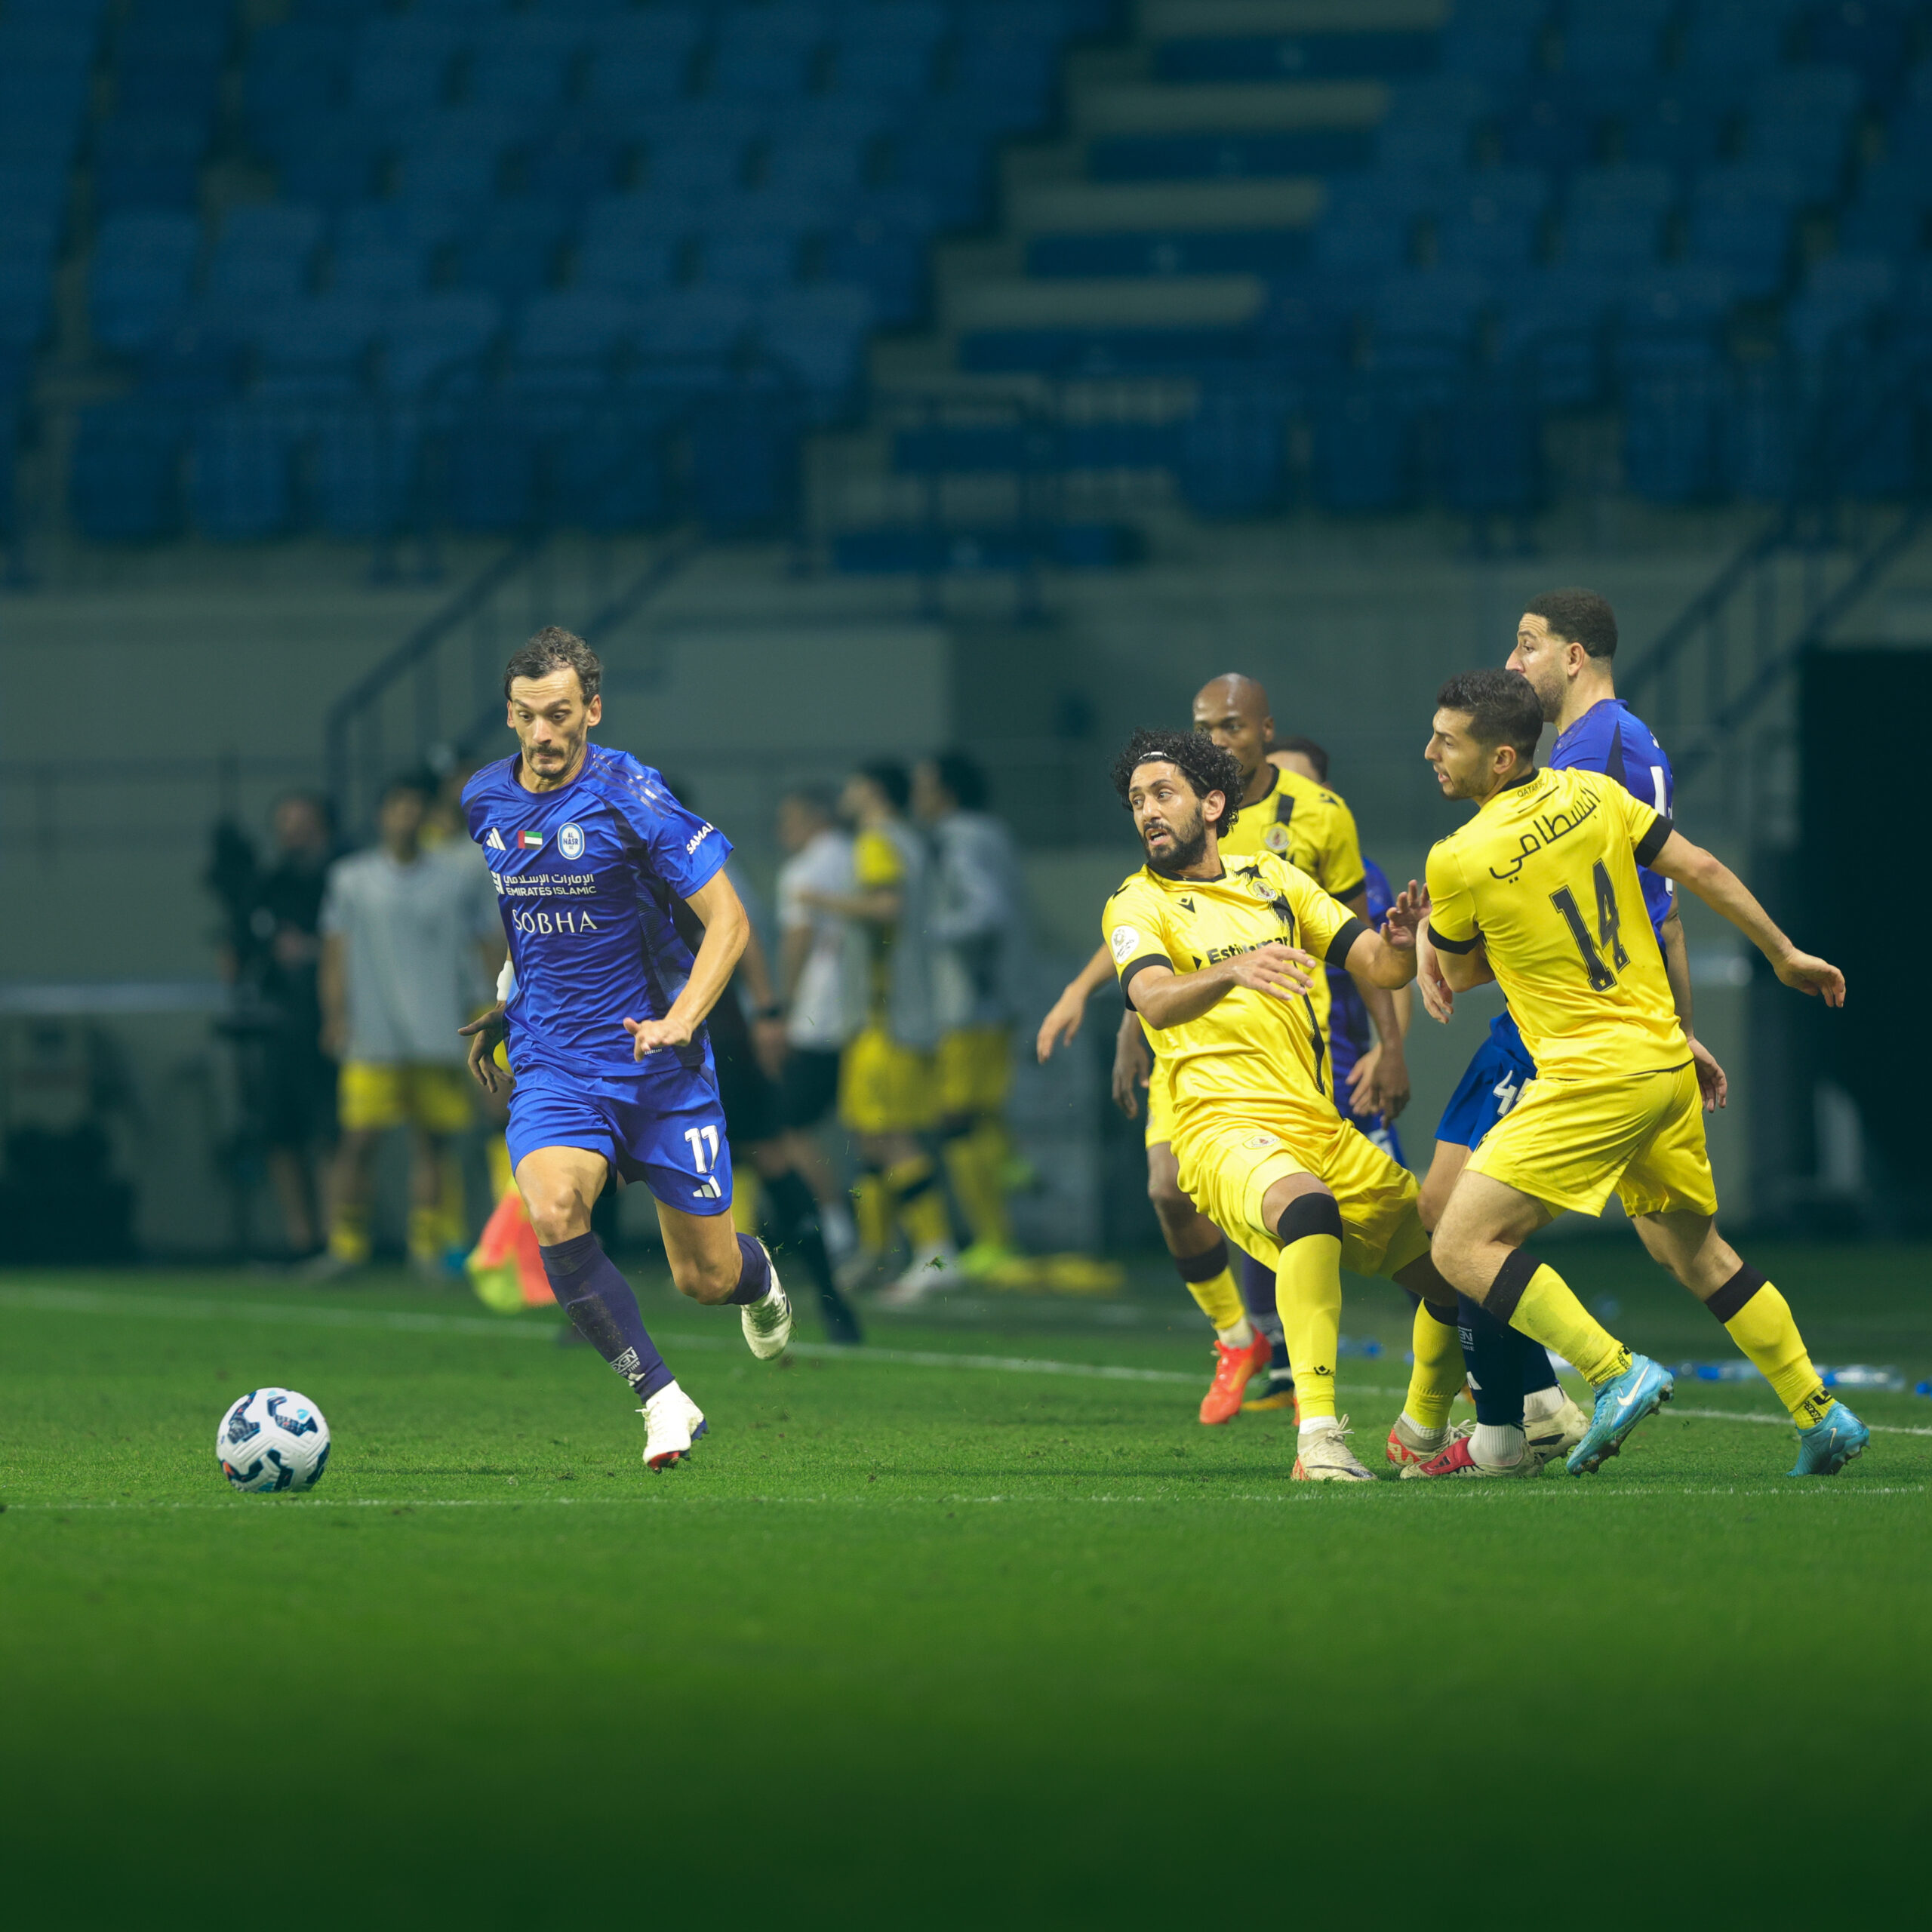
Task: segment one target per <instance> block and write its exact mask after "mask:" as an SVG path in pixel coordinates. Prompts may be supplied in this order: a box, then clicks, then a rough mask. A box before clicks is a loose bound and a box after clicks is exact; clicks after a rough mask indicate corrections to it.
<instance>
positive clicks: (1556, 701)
mask: <svg viewBox="0 0 1932 1932" xmlns="http://www.w3.org/2000/svg"><path fill="white" fill-rule="evenodd" d="M1516 675H1517V676H1518V677H1519V678H1521V679H1522V681H1524V684H1526V685H1528V686H1529V688H1530V689H1531V691H1534V692H1535V693H1536V694H1537V703H1538V704H1539V705H1540V706H1541V707H1542V709H1543V722H1544V723H1545V724H1555V722H1556V721H1557V719H1558V718H1560V717H1561V715H1563V680H1562V678H1561V675H1559V674H1557V673H1555V672H1552V674H1551V676H1550V678H1549V682H1548V683H1547V684H1546V685H1540V684H1538V683H1537V681H1536V680H1535V678H1533V677H1531V675H1530V674H1529V673H1528V672H1527V671H1518V672H1517V673H1516Z"/></svg>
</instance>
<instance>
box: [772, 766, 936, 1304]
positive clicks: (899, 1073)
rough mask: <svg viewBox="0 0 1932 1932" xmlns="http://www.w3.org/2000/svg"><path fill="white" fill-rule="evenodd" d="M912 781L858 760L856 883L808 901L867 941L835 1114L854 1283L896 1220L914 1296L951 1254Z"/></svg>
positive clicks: (902, 1290) (881, 1257) (847, 805)
mask: <svg viewBox="0 0 1932 1932" xmlns="http://www.w3.org/2000/svg"><path fill="white" fill-rule="evenodd" d="M911 798H912V780H911V778H910V777H909V775H908V774H907V772H906V768H905V767H904V766H903V764H894V763H893V762H892V761H891V760H889V759H883V760H881V761H878V762H877V763H875V764H866V765H861V766H860V768H858V770H857V771H854V773H853V774H852V775H851V777H849V778H848V780H846V781H845V789H844V793H843V795H841V799H840V808H841V811H843V812H844V815H845V817H846V818H847V819H848V820H849V821H850V822H851V824H852V826H853V827H854V838H853V846H852V870H853V889H852V890H851V892H849V893H838V892H827V891H822V890H820V888H817V887H815V886H808V887H806V888H802V889H801V891H799V892H798V895H797V897H798V903H799V904H800V905H801V906H812V907H815V908H817V909H819V910H820V911H822V912H836V913H838V914H840V915H842V916H843V917H844V918H849V919H851V920H853V921H855V922H856V923H857V925H858V927H859V928H860V931H861V932H862V933H863V935H864V937H865V941H866V982H865V989H866V1018H865V1024H864V1025H863V1026H862V1027H861V1028H860V1029H859V1031H858V1032H857V1033H856V1034H854V1036H853V1038H852V1039H851V1041H850V1042H849V1044H848V1045H847V1047H846V1048H845V1051H844V1057H843V1059H842V1060H841V1064H840V1067H839V1076H838V1117H839V1118H840V1120H841V1121H842V1122H843V1123H844V1126H845V1128H846V1129H847V1131H848V1132H849V1133H851V1134H852V1135H854V1137H855V1138H856V1139H857V1142H858V1151H859V1161H860V1175H859V1187H858V1195H859V1217H858V1220H859V1245H858V1247H857V1250H856V1251H855V1252H854V1256H853V1258H852V1261H851V1263H850V1264H849V1266H848V1271H847V1273H846V1276H845V1279H846V1281H848V1282H857V1281H865V1280H867V1279H869V1278H872V1277H874V1276H875V1275H877V1274H878V1272H879V1270H880V1269H881V1268H882V1267H884V1266H885V1265H886V1263H887V1261H888V1257H889V1255H890V1254H891V1249H892V1244H893V1238H894V1229H895V1226H896V1227H897V1229H898V1230H899V1231H900V1232H903V1235H904V1236H905V1238H906V1246H907V1247H908V1248H909V1251H910V1253H911V1259H910V1260H909V1262H908V1263H907V1264H906V1268H905V1269H904V1271H903V1273H901V1274H900V1276H899V1278H898V1279H897V1281H896V1282H895V1283H894V1284H893V1287H891V1289H890V1290H888V1298H889V1300H890V1301H891V1303H897V1304H903V1303H909V1302H912V1301H916V1300H918V1298H919V1297H921V1295H924V1294H926V1293H928V1291H930V1290H931V1289H933V1288H935V1287H939V1286H940V1285H941V1284H942V1283H943V1279H944V1278H945V1277H946V1275H948V1274H949V1272H950V1270H951V1266H952V1262H953V1260H954V1250H953V1246H952V1225H951V1221H950V1218H949V1216H948V1214H947V1212H946V1195H945V1191H944V1190H943V1189H942V1188H941V1187H940V1185H939V1168H938V1164H937V1162H936V1161H934V1158H933V1157H932V1155H931V1153H930V1152H928V1150H927V1148H926V1146H925V1145H924V1139H923V1137H924V1135H926V1134H928V1133H929V1132H930V1131H931V1129H932V1128H933V1127H934V1124H936V1121H937V1091H936V1090H935V1083H934V1062H933V1049H934V1046H935V1045H936V1044H937V1039H938V1029H937V1026H935V1024H934V1017H933V998H932V972H931V958H930V955H929V951H928V932H929V931H930V926H931V910H930V906H931V865H930V862H929V860H928V856H927V853H926V848H925V842H924V840H923V839H921V838H920V836H919V835H918V832H916V831H915V830H914V829H913V828H912V826H910V825H909V824H908V823H906V807H907V805H908V804H909V802H910V801H911Z"/></svg>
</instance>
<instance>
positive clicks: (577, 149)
mask: <svg viewBox="0 0 1932 1932" xmlns="http://www.w3.org/2000/svg"><path fill="white" fill-rule="evenodd" d="M622 152H623V144H622V143H620V142H618V141H616V140H612V139H611V137H609V136H608V134H605V133H603V132H601V131H599V130H598V129H596V128H586V127H584V126H581V125H579V124H578V122H577V120H576V119H575V118H571V119H570V120H568V121H567V122H565V123H564V124H563V125H561V126H560V127H557V128H552V129H551V130H549V131H547V132H546V133H545V134H543V135H542V136H541V137H540V138H537V139H536V140H532V141H531V142H530V143H528V145H527V146H525V149H524V151H523V181H524V186H525V188H526V189H528V192H530V193H531V194H533V195H543V196H544V197H546V198H548V199H549V200H551V201H555V202H562V203H564V204H565V205H566V206H569V207H580V206H581V205H583V203H585V202H589V201H592V200H594V199H595V198H596V197H597V196H598V195H605V194H608V193H609V192H611V189H613V188H614V187H615V186H617V165H618V157H619V155H620V154H621V153H622Z"/></svg>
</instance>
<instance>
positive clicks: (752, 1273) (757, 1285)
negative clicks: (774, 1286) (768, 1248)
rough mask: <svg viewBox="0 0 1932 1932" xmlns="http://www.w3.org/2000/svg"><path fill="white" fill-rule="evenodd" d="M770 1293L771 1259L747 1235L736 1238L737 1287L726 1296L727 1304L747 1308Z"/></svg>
mask: <svg viewBox="0 0 1932 1932" xmlns="http://www.w3.org/2000/svg"><path fill="white" fill-rule="evenodd" d="M768 1294H771V1257H770V1256H768V1254H766V1253H765V1251H764V1248H763V1247H762V1246H761V1244H759V1243H758V1242H757V1241H754V1240H752V1238H751V1236H750V1235H740V1236H739V1237H738V1285H737V1287H735V1288H734V1289H733V1290H732V1291H731V1293H730V1294H728V1295H727V1296H726V1297H724V1299H725V1300H727V1301H728V1302H735V1303H737V1306H739V1307H740V1308H749V1306H751V1305H752V1303H753V1302H755V1301H762V1300H764V1298H765V1297H766V1296H767V1295H768Z"/></svg>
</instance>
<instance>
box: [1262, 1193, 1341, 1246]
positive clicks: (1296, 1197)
mask: <svg viewBox="0 0 1932 1932" xmlns="http://www.w3.org/2000/svg"><path fill="white" fill-rule="evenodd" d="M1270 1192H1271V1193H1272V1189H1271V1190H1270ZM1263 1211H1264V1212H1268V1213H1270V1214H1272V1217H1273V1226H1274V1229H1275V1239H1276V1240H1277V1241H1279V1242H1280V1243H1281V1245H1282V1246H1283V1247H1292V1246H1293V1245H1294V1243H1295V1242H1297V1241H1306V1239H1307V1238H1308V1237H1309V1235H1330V1236H1331V1237H1332V1238H1334V1240H1337V1241H1340V1239H1341V1238H1342V1211H1341V1209H1340V1207H1337V1205H1336V1204H1335V1197H1334V1195H1332V1194H1331V1193H1330V1192H1328V1190H1327V1189H1326V1188H1325V1187H1309V1188H1303V1189H1300V1190H1299V1191H1298V1192H1295V1193H1294V1194H1291V1195H1289V1196H1288V1197H1287V1199H1286V1200H1285V1201H1274V1200H1269V1201H1266V1202H1265V1203H1264V1204H1263Z"/></svg>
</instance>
